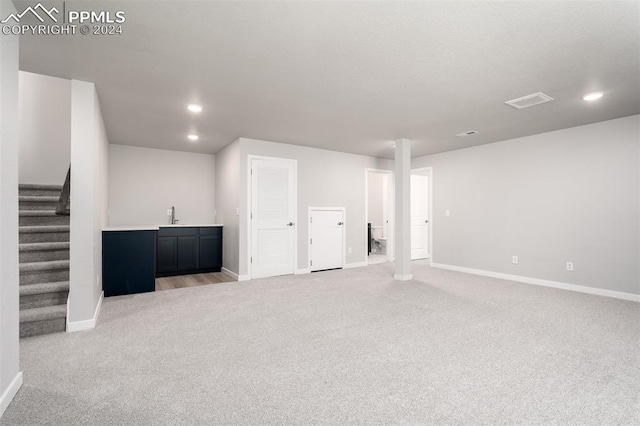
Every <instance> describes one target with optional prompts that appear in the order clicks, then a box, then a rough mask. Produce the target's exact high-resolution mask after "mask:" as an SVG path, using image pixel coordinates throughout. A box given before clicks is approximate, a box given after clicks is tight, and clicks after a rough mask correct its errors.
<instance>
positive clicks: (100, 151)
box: [67, 80, 109, 331]
mask: <svg viewBox="0 0 640 426" xmlns="http://www.w3.org/2000/svg"><path fill="white" fill-rule="evenodd" d="M108 144H109V141H108V139H107V135H106V132H105V128H104V122H103V120H102V114H101V112H100V103H99V99H98V96H97V93H96V91H95V85H94V84H93V83H88V82H84V81H78V80H72V81H71V163H72V164H73V166H72V169H71V236H70V240H71V252H70V260H71V266H70V291H69V305H68V310H69V313H68V317H67V321H68V322H69V325H68V330H69V331H75V330H81V329H86V328H91V327H93V326H95V319H96V318H95V315H96V308H97V306H98V302H99V300H100V296H101V294H102V280H101V277H102V227H103V226H104V224H106V207H107V206H106V205H105V204H106V201H105V200H106V199H107V197H106V192H107V188H108V187H107V185H108V184H107V183H106V181H107V176H106V173H105V172H106V170H107V169H108V157H107V146H108Z"/></svg>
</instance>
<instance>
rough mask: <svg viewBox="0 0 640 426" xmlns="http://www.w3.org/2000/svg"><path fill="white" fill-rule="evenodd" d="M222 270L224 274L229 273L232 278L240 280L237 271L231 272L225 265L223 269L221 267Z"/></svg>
mask: <svg viewBox="0 0 640 426" xmlns="http://www.w3.org/2000/svg"><path fill="white" fill-rule="evenodd" d="M220 272H222V273H223V274H226V275H229V276H230V277H231V278H233V279H234V280H236V281H239V280H238V274H236V273H235V272H231V271H230V270H228V269H227V268H224V267H223V268H222V269H220Z"/></svg>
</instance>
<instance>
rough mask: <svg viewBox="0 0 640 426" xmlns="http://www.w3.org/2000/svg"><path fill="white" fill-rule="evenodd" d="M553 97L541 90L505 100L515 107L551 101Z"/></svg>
mask: <svg viewBox="0 0 640 426" xmlns="http://www.w3.org/2000/svg"><path fill="white" fill-rule="evenodd" d="M552 100H553V98H552V97H551V96H549V95H545V94H544V93H542V92H538V93H534V94H532V95H527V96H523V97H521V98H518V99H511V100H510V101H507V102H505V104H507V105H511V106H512V107H514V108H517V109H523V108H529V107H531V106H534V105H539V104H543V103H545V102H550V101H552Z"/></svg>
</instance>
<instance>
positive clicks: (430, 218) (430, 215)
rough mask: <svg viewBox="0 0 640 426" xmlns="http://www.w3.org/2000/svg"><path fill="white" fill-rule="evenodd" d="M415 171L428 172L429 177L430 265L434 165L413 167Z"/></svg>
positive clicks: (431, 253) (431, 256)
mask: <svg viewBox="0 0 640 426" xmlns="http://www.w3.org/2000/svg"><path fill="white" fill-rule="evenodd" d="M414 172H427V176H428V177H429V243H428V244H429V257H427V259H428V260H429V265H431V263H432V261H431V259H433V220H434V218H433V167H419V168H417V169H411V173H414Z"/></svg>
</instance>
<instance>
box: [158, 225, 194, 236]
mask: <svg viewBox="0 0 640 426" xmlns="http://www.w3.org/2000/svg"><path fill="white" fill-rule="evenodd" d="M188 235H198V228H187V227H185V228H183V227H179V228H160V230H159V231H158V237H182V236H188Z"/></svg>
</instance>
